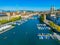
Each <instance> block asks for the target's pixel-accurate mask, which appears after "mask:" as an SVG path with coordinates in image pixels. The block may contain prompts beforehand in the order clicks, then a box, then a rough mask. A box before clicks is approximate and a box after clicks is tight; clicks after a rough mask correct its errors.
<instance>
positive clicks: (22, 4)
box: [0, 0, 60, 11]
mask: <svg viewBox="0 0 60 45" xmlns="http://www.w3.org/2000/svg"><path fill="white" fill-rule="evenodd" d="M51 6H55V8H60V1H59V0H0V9H3V10H36V11H38V10H39V11H40V10H49V9H50V7H51Z"/></svg>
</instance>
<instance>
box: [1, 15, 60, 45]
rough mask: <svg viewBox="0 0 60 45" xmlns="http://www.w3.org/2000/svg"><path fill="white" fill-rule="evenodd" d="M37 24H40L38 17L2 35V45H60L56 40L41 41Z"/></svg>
mask: <svg viewBox="0 0 60 45" xmlns="http://www.w3.org/2000/svg"><path fill="white" fill-rule="evenodd" d="M36 17H37V16H36ZM37 24H40V21H39V20H38V17H37V19H28V21H27V22H26V23H24V24H22V25H16V26H15V27H14V28H13V29H11V30H9V31H7V32H5V33H3V34H0V45H60V43H59V42H58V41H56V40H55V39H43V40H41V39H39V38H38V36H37V35H38V33H39V30H38V28H37ZM47 32H48V31H46V33H47ZM42 33H43V32H42Z"/></svg>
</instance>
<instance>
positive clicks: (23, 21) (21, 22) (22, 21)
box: [12, 19, 28, 25]
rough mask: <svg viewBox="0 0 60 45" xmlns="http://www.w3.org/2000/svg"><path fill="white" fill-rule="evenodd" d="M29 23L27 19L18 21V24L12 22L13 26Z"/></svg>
mask: <svg viewBox="0 0 60 45" xmlns="http://www.w3.org/2000/svg"><path fill="white" fill-rule="evenodd" d="M27 21H28V20H27V19H22V20H19V21H16V22H12V24H14V25H21V24H23V23H25V22H27Z"/></svg>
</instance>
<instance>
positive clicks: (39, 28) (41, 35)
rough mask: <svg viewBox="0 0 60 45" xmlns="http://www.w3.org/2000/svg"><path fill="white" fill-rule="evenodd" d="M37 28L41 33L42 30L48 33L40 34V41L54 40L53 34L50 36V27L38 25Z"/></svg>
mask: <svg viewBox="0 0 60 45" xmlns="http://www.w3.org/2000/svg"><path fill="white" fill-rule="evenodd" d="M37 28H38V30H39V31H40V32H41V31H42V30H45V31H47V33H46V32H42V33H39V34H38V35H37V36H38V37H39V39H54V37H53V36H52V34H50V33H49V32H48V31H49V30H51V28H50V27H48V26H47V25H46V24H37Z"/></svg>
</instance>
